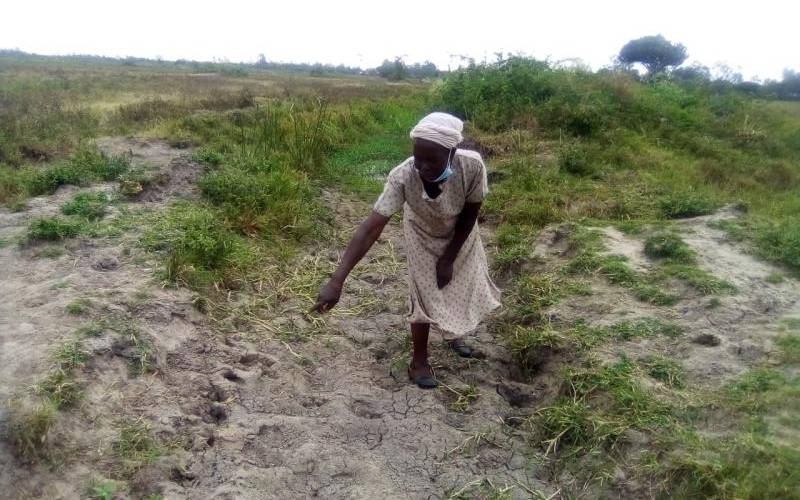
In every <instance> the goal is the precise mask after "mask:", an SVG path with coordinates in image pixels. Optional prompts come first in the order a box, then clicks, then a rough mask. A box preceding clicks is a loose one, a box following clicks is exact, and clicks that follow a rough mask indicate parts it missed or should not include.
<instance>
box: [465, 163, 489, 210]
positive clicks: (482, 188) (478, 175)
mask: <svg viewBox="0 0 800 500" xmlns="http://www.w3.org/2000/svg"><path fill="white" fill-rule="evenodd" d="M470 170H471V171H472V178H471V179H470V180H469V181H468V183H467V195H466V202H467V203H480V202H482V201H483V199H484V198H486V195H487V194H489V180H488V179H487V176H486V165H484V163H483V160H482V159H476V160H475V166H474V167H473V168H472V169H470Z"/></svg>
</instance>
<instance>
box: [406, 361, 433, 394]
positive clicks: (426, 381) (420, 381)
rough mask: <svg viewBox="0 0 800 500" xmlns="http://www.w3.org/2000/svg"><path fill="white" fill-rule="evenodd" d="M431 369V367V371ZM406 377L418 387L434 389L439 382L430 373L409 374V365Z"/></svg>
mask: <svg viewBox="0 0 800 500" xmlns="http://www.w3.org/2000/svg"><path fill="white" fill-rule="evenodd" d="M432 372H433V369H432V368H431V373H432ZM408 379H409V380H411V381H412V382H413V383H415V384H417V386H418V387H419V388H420V389H435V388H436V387H437V386H438V385H439V382H438V381H437V380H436V379H435V378H434V377H433V376H431V375H420V376H417V377H413V376H411V367H410V366H409V367H408Z"/></svg>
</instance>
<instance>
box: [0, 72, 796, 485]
mask: <svg viewBox="0 0 800 500" xmlns="http://www.w3.org/2000/svg"><path fill="white" fill-rule="evenodd" d="M432 109H442V110H447V111H450V112H454V113H458V114H460V115H461V116H464V117H466V118H467V120H468V130H467V131H468V134H467V135H468V140H467V141H466V143H465V147H468V148H470V149H476V150H478V151H480V152H481V153H482V154H483V155H484V158H485V159H486V161H487V164H488V166H489V170H490V189H491V193H490V196H489V198H488V199H487V201H486V203H485V204H484V213H483V215H482V217H481V219H480V223H481V231H482V234H483V236H484V240H485V241H486V242H487V244H488V250H489V254H490V258H491V263H492V272H493V274H494V276H495V279H496V281H497V283H498V284H499V285H500V286H501V288H502V289H503V292H504V299H503V300H504V308H503V310H502V311H501V312H500V313H499V314H498V315H497V316H496V317H494V318H493V319H492V320H491V321H490V322H488V324H486V325H483V326H482V327H481V328H480V329H479V330H478V331H477V332H476V333H475V335H474V337H473V338H472V343H473V345H475V347H476V349H477V350H478V351H479V352H480V357H479V358H477V359H469V360H465V359H462V358H458V357H456V356H455V355H454V354H453V353H452V352H451V351H450V350H448V349H446V348H445V347H444V346H443V345H442V343H441V341H440V338H439V336H438V335H437V334H434V335H432V339H431V346H432V363H433V365H434V369H435V371H436V375H437V377H438V378H439V379H440V380H441V382H442V384H441V386H440V387H439V388H437V389H436V390H434V391H421V390H419V389H417V388H416V387H415V386H412V385H410V384H409V383H408V381H407V378H406V377H405V370H406V367H407V363H408V355H409V352H410V339H409V336H408V333H407V325H405V323H404V315H405V308H406V303H405V301H406V282H405V270H406V262H405V248H404V242H403V238H402V231H401V227H400V224H401V223H400V221H399V220H393V221H392V222H391V223H390V225H389V226H387V230H386V231H385V232H384V234H383V236H382V237H381V239H380V240H379V241H378V243H377V244H376V246H375V247H374V248H373V249H372V250H371V251H370V253H369V254H368V255H367V257H366V258H365V260H364V261H363V262H362V263H361V264H360V265H359V266H358V267H357V268H356V269H355V270H354V273H353V275H352V277H351V279H350V280H349V281H348V283H347V285H346V289H345V294H344V295H343V299H342V302H341V303H340V304H339V305H338V306H337V308H336V309H334V310H333V312H332V314H331V315H330V316H325V317H319V316H316V315H309V314H308V312H307V311H308V309H309V308H310V306H311V305H312V304H313V299H314V297H315V296H316V293H317V289H318V287H319V285H320V283H321V282H322V281H323V280H324V279H326V278H327V276H328V275H329V273H330V272H331V270H332V269H333V268H334V266H335V265H336V263H337V262H338V260H339V258H340V254H341V251H342V250H343V248H344V246H345V244H346V242H347V240H348V238H349V237H350V235H351V234H352V231H353V229H354V228H355V227H356V226H357V225H358V223H359V222H360V221H361V220H362V219H363V218H364V217H365V216H366V215H367V214H368V213H369V211H370V204H371V202H372V200H373V199H374V197H375V195H376V194H377V193H378V192H380V189H381V186H382V180H383V179H384V177H385V175H386V174H387V172H388V171H389V170H390V169H391V168H392V167H393V166H394V165H396V164H398V163H399V162H400V161H402V160H403V159H405V158H406V157H407V156H409V154H410V140H409V139H408V130H409V128H410V127H411V126H412V125H413V124H414V123H415V122H416V120H417V119H418V118H419V117H421V116H422V115H423V114H424V113H425V112H427V111H430V110H432ZM0 204H2V206H0V297H2V298H1V299H0V403H2V407H1V408H2V409H0V432H2V436H3V439H2V440H1V441H0V492H3V493H0V496H3V495H4V496H5V497H8V498H76V497H82V498H150V499H155V498H308V497H312V496H318V497H323V498H459V499H462V498H463V499H466V498H481V499H483V498H486V499H488V498H492V499H505V498H539V499H543V498H563V499H572V498H620V499H623V498H624V499H628V498H753V499H756V498H771V499H783V498H786V499H790V498H798V497H800V452H798V450H800V428H798V424H797V418H796V415H797V414H798V411H800V378H798V375H799V374H800V371H799V370H798V367H800V282H798V275H799V273H800V225H798V222H797V221H798V220H800V219H798V216H800V108H798V106H797V103H787V102H781V101H764V100H757V99H754V98H752V97H749V96H747V95H744V94H741V93H739V92H737V91H735V90H732V89H726V88H711V87H703V86H702V85H699V84H687V83H679V82H673V81H669V80H662V81H656V82H639V81H636V80H634V79H632V78H631V77H630V76H629V75H625V74H614V73H604V74H591V73H583V72H579V71H568V70H563V69H553V68H550V67H547V66H546V65H544V64H543V63H539V62H536V61H530V60H524V59H516V60H515V59H512V60H510V61H507V62H505V63H503V64H501V65H498V66H477V67H475V68H473V69H470V70H466V71H464V72H461V73H454V74H451V75H449V76H447V77H446V78H445V79H444V80H442V81H436V82H432V83H419V82H414V83H407V82H401V83H388V82H385V81H383V80H381V79H377V78H371V77H364V76H343V75H337V76H329V75H328V76H326V75H323V76H313V77H312V76H309V75H306V74H300V73H286V72H269V71H256V70H249V71H243V70H237V71H232V70H231V69H230V68H227V67H226V66H224V65H220V66H215V65H208V66H207V67H204V68H203V72H198V71H197V70H196V68H192V67H184V66H179V65H172V66H171V65H170V64H168V63H155V62H153V63H151V64H143V63H139V64H133V65H131V64H121V63H119V62H117V63H114V62H112V61H108V62H99V61H89V62H87V61H79V60H75V59H69V58H65V59H48V58H13V57H5V58H0Z"/></svg>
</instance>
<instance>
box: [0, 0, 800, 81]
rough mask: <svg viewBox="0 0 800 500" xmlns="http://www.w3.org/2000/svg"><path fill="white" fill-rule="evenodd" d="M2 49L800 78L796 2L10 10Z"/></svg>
mask: <svg viewBox="0 0 800 500" xmlns="http://www.w3.org/2000/svg"><path fill="white" fill-rule="evenodd" d="M0 16H1V17H0V48H19V49H21V50H24V51H27V52H35V53H40V54H74V53H80V54H99V55H108V56H140V57H156V56H161V57H163V58H164V59H180V58H184V59H197V60H211V59H212V58H217V59H223V58H225V59H228V60H230V61H245V62H251V61H255V60H256V58H257V57H258V54H259V53H264V54H265V55H266V57H267V59H268V60H271V61H294V62H324V63H332V64H339V63H344V64H348V65H358V66H362V67H371V66H376V65H378V64H380V62H381V61H382V60H383V59H385V58H392V57H394V56H403V57H404V58H405V59H406V60H407V61H411V62H415V61H423V60H425V59H429V60H431V61H433V62H434V63H436V64H437V65H438V66H440V67H442V68H447V67H448V65H451V66H452V67H455V66H457V65H458V59H457V57H455V56H456V55H470V56H472V57H475V58H476V59H477V60H479V61H480V60H483V59H484V58H486V59H489V60H492V59H494V53H495V52H497V51H503V52H514V53H517V52H522V53H525V54H528V55H532V56H535V57H539V58H545V57H549V58H551V59H552V60H562V59H568V58H580V59H582V60H583V61H585V62H586V63H588V64H589V65H591V66H592V67H593V68H595V69H597V68H599V67H601V66H603V65H606V64H608V63H609V62H610V61H611V58H612V57H613V56H614V55H615V54H617V53H618V52H619V49H620V47H621V46H622V45H623V44H624V43H625V42H627V41H628V40H630V39H632V38H638V37H640V36H644V35H651V34H658V33H661V34H663V35H664V36H665V37H666V38H667V39H669V40H672V41H678V42H681V43H683V44H684V45H686V47H687V48H688V52H689V60H688V61H687V62H691V61H694V60H696V61H699V62H701V63H703V64H705V65H708V66H713V65H715V64H716V63H718V62H723V63H726V64H728V65H729V66H731V67H733V68H735V69H739V70H740V71H741V72H742V73H743V75H744V77H745V78H750V77H752V76H758V77H761V78H780V76H781V72H782V70H783V68H786V67H789V68H794V69H800V50H798V48H800V29H798V28H797V20H798V19H800V2H797V1H796V0H782V1H776V0H761V1H758V2H753V1H752V0H749V1H739V0H731V1H727V2H722V1H714V2H710V1H702V0H693V1H686V0H662V1H660V2H652V1H651V2H648V1H644V0H639V1H628V0H624V1H614V0H607V1H598V0H595V1H578V0H560V1H550V2H546V3H545V2H533V1H524V0H517V1H507V0H482V1H467V0H465V1H460V2H454V1H443V0H438V1H437V0H425V1H418V0H404V1H394V2H388V1H379V0H373V1H371V2H362V1H355V0H338V1H336V0H329V1H310V0H282V1H278V2H270V1H265V0H261V1H258V2H255V1H251V2H246V1H242V0H224V1H222V0H217V1H206V0H193V1H183V0H179V1H173V0H159V1H154V0H139V1H136V2H131V1H123V0H116V1H115V0H104V1H95V0H2V5H0Z"/></svg>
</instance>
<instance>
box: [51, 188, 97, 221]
mask: <svg viewBox="0 0 800 500" xmlns="http://www.w3.org/2000/svg"><path fill="white" fill-rule="evenodd" d="M108 203H109V199H108V196H107V195H106V194H105V193H91V192H90V193H79V194H76V195H75V196H74V197H73V198H72V200H70V201H68V202H66V203H64V204H62V205H61V213H62V214H64V215H75V216H77V217H82V218H84V219H87V220H90V221H93V220H97V219H102V218H103V217H104V216H105V215H106V211H107V207H108Z"/></svg>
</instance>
